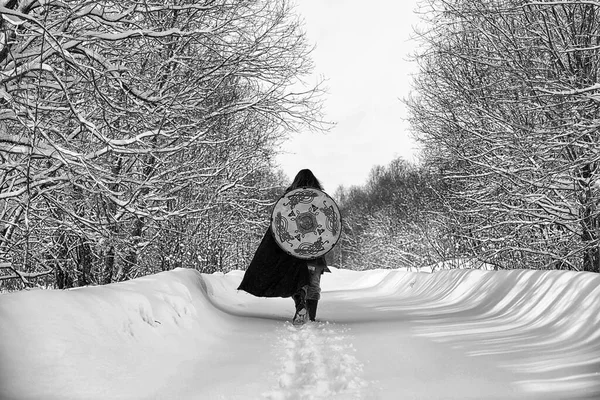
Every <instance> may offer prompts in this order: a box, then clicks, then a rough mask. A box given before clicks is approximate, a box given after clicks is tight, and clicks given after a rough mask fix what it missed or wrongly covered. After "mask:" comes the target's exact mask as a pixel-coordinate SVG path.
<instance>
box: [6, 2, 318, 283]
mask: <svg viewBox="0 0 600 400" xmlns="http://www.w3.org/2000/svg"><path fill="white" fill-rule="evenodd" d="M0 14H1V16H2V19H1V20H0V27H1V28H2V29H1V34H0V157H1V159H0V221H1V222H2V227H1V229H2V230H1V231H0V233H1V235H0V262H4V264H2V265H4V266H8V267H9V268H10V269H12V272H10V273H9V274H8V275H5V276H19V277H21V278H22V279H23V280H26V275H24V274H25V273H38V272H40V271H43V272H53V271H54V272H56V273H57V274H58V275H60V276H61V277H63V276H65V275H66V276H70V278H69V279H67V284H70V281H69V280H73V279H75V280H76V284H88V283H91V282H110V281H112V280H115V279H127V278H128V277H130V276H133V275H136V274H139V273H140V271H136V268H138V266H139V265H141V264H143V263H142V260H141V258H143V257H144V254H145V251H146V249H149V248H151V247H152V246H153V245H154V244H157V243H160V244H161V245H162V244H164V243H165V242H168V240H166V239H165V238H164V235H167V234H168V232H165V231H164V230H162V228H164V227H165V226H168V225H169V224H170V223H171V222H172V221H173V220H174V219H176V218H179V219H188V218H189V219H191V220H201V219H202V216H205V215H208V214H209V211H210V212H212V213H213V215H219V213H220V212H221V211H222V210H225V209H237V210H238V211H237V212H236V213H237V214H236V215H232V214H231V212H226V213H224V214H223V215H221V217H220V218H216V219H217V220H219V222H220V221H223V220H229V219H230V218H238V219H237V220H236V221H238V223H240V224H242V225H244V224H245V221H246V220H248V219H251V218H248V216H247V214H248V213H250V214H252V213H255V212H256V210H255V206H256V205H262V204H263V201H264V198H263V197H261V196H262V195H261V191H260V190H259V189H260V188H259V187H256V186H255V185H257V184H261V185H269V184H272V183H268V182H265V181H264V180H261V179H257V177H261V176H262V177H265V176H268V174H269V173H270V171H271V170H272V168H273V164H272V161H271V160H272V157H273V152H274V146H275V145H276V144H277V143H278V142H279V141H280V140H281V139H282V138H283V137H284V136H285V135H287V134H289V132H291V131H292V130H293V129H296V128H298V127H299V126H310V127H316V128H318V127H319V121H320V116H319V102H318V98H317V97H318V92H319V88H318V86H317V87H315V88H313V89H310V90H307V91H304V92H298V91H293V90H292V89H291V88H292V86H293V85H294V84H295V83H297V81H298V79H299V77H301V76H302V75H304V74H306V73H308V72H309V71H310V69H311V67H312V65H311V61H310V58H309V53H310V50H311V48H310V47H309V45H308V43H307V41H306V38H305V36H304V34H303V31H302V30H301V26H300V23H299V21H298V19H297V18H296V17H295V15H294V12H293V9H292V8H291V6H290V4H289V3H288V1H287V0H261V1H245V0H242V1H238V0H217V1H212V0H210V1H209V0H206V1H191V0H170V1H166V2H165V1H138V0H124V1H118V2H116V1H108V2H100V3H99V2H93V1H86V0H75V1H69V2H61V1H46V2H38V1H29V0H21V1H5V2H2V5H1V6H0ZM225 194H227V196H225ZM247 194H251V195H249V196H247ZM224 199H227V201H228V203H227V205H228V207H225V208H223V202H224V201H225V200H224ZM215 210H217V211H215ZM250 225H251V223H250ZM244 226H249V225H248V224H246V225H244ZM198 229H199V227H197V228H196V231H197V235H202V234H204V232H202V231H199V232H198ZM202 243H203V242H201V241H198V242H197V243H196V244H197V245H202ZM172 251H174V249H172ZM202 251H203V250H202ZM146 264H148V262H146ZM156 268H159V266H158V265H157V266H156Z"/></svg>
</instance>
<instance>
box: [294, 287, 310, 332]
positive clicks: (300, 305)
mask: <svg viewBox="0 0 600 400" xmlns="http://www.w3.org/2000/svg"><path fill="white" fill-rule="evenodd" d="M292 299H293V300H294V306H295V307H296V313H295V314H294V318H293V319H292V323H293V324H294V325H302V324H304V323H305V322H306V316H307V309H306V289H305V288H302V289H301V290H299V291H298V292H296V293H295V294H294V295H293V296H292Z"/></svg>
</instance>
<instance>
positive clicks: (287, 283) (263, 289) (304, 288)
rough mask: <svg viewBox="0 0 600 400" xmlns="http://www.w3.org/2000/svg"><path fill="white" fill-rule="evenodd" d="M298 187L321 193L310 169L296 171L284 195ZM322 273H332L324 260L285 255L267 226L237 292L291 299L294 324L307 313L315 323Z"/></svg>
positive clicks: (302, 320)
mask: <svg viewBox="0 0 600 400" xmlns="http://www.w3.org/2000/svg"><path fill="white" fill-rule="evenodd" d="M300 187H311V188H315V189H319V190H323V188H322V187H321V183H320V182H319V181H318V179H317V178H316V177H315V176H314V174H313V173H312V172H311V171H310V170H309V169H303V170H301V171H300V172H298V174H297V175H296V177H295V178H294V181H293V182H292V184H291V185H290V187H289V188H287V190H286V193H287V192H289V191H291V190H294V189H297V188H300ZM325 271H327V272H331V271H330V270H329V268H327V263H326V262H325V257H319V258H316V259H314V260H305V259H301V258H297V257H294V256H292V255H290V254H288V253H286V252H284V251H283V250H282V249H281V248H280V247H279V245H278V244H277V243H276V242H275V239H274V238H273V233H272V231H271V227H270V226H269V229H267V232H266V233H265V236H264V237H263V239H262V241H261V242H260V245H259V246H258V249H256V252H255V253H254V257H253V258H252V261H251V262H250V265H249V266H248V269H247V270H246V272H245V274H244V278H243V279H242V283H241V284H240V286H239V287H238V290H244V291H246V292H248V293H250V294H252V295H254V296H257V297H292V298H293V300H294V305H295V308H296V313H295V315H294V319H293V322H294V324H296V325H297V324H303V323H304V322H306V316H307V311H308V317H309V318H310V320H311V321H314V320H315V317H316V313H317V303H318V301H319V299H320V297H321V283H320V281H321V275H322V274H323V272H325Z"/></svg>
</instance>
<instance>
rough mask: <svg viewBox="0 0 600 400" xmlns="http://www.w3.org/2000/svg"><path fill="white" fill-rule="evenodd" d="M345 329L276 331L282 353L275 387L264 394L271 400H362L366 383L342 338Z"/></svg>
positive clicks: (316, 326)
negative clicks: (337, 399) (336, 399)
mask: <svg viewBox="0 0 600 400" xmlns="http://www.w3.org/2000/svg"><path fill="white" fill-rule="evenodd" d="M348 330H349V329H348V328H342V327H339V326H337V325H334V324H330V323H319V322H317V323H314V322H313V323H307V324H306V325H304V326H301V327H295V326H293V325H292V324H290V323H286V324H285V325H284V326H283V327H282V328H279V332H278V336H279V337H280V340H279V342H278V343H277V346H278V348H279V350H278V351H280V352H281V356H280V359H281V364H282V365H281V366H280V370H279V371H278V374H279V378H278V386H277V388H275V389H274V390H272V391H271V392H269V393H266V394H265V396H264V397H265V398H267V399H271V400H296V399H298V400H308V399H332V398H334V399H335V398H340V399H362V398H364V395H363V392H364V391H365V390H366V388H367V382H365V381H364V380H363V379H362V378H361V373H362V364H361V363H360V362H359V361H358V360H357V359H356V358H355V356H354V353H355V352H356V350H355V349H354V347H353V346H352V343H351V342H350V340H349V338H348V337H347V336H346V335H345V333H346V332H347V331H348Z"/></svg>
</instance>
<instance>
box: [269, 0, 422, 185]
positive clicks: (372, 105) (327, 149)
mask: <svg viewBox="0 0 600 400" xmlns="http://www.w3.org/2000/svg"><path fill="white" fill-rule="evenodd" d="M296 3H297V12H298V13H299V14H300V15H301V16H302V17H303V18H304V20H305V30H306V33H307V35H308V38H309V40H310V41H311V42H312V43H313V44H315V45H316V49H315V51H314V52H313V60H314V63H315V71H314V72H315V77H314V78H311V79H310V80H309V81H310V82H311V83H315V82H316V81H317V77H318V76H322V77H324V78H325V79H327V84H326V86H327V88H328V94H327V95H326V96H325V113H326V115H325V117H326V119H327V120H329V121H331V122H335V123H336V124H337V125H336V126H335V127H334V128H333V129H332V130H331V131H330V132H329V133H327V134H325V135H324V134H321V133H311V132H307V133H302V134H300V135H297V136H296V137H294V138H293V139H291V140H290V141H288V142H287V143H285V144H284V146H283V147H282V150H283V151H284V154H282V155H280V156H279V157H278V158H277V161H278V163H279V165H280V166H281V168H282V169H283V171H284V172H285V173H286V174H287V175H288V176H289V177H290V179H291V178H293V177H294V175H295V174H296V172H297V171H298V170H300V169H302V168H310V169H311V170H312V171H313V172H314V173H315V175H316V176H317V178H319V179H320V180H321V182H322V183H323V185H324V187H325V190H326V191H327V192H328V193H330V194H333V193H334V192H335V190H336V189H337V187H338V186H339V185H344V186H346V187H349V186H351V185H362V184H364V183H365V181H366V179H367V177H368V175H369V172H370V170H371V168H372V167H373V166H375V165H387V164H388V163H389V162H390V161H391V160H393V159H394V158H396V157H403V158H406V159H409V160H412V159H414V156H415V155H416V151H415V144H414V142H413V141H412V139H411V138H410V134H409V125H408V122H407V121H405V120H404V119H405V118H406V116H407V111H406V109H405V107H404V105H403V104H402V102H401V101H400V99H401V98H404V97H406V96H407V95H408V93H409V90H410V81H411V77H410V74H411V73H413V72H414V71H415V70H416V66H415V65H414V63H410V62H409V61H408V60H407V59H408V56H409V55H410V54H411V53H412V52H413V50H414V46H415V43H414V41H412V40H410V38H411V36H412V32H413V25H415V24H417V23H418V19H417V16H416V14H415V13H414V10H415V8H416V3H417V0H403V1H396V0H395V1H390V0H372V1H370V2H364V1H357V0H297V2H296Z"/></svg>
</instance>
